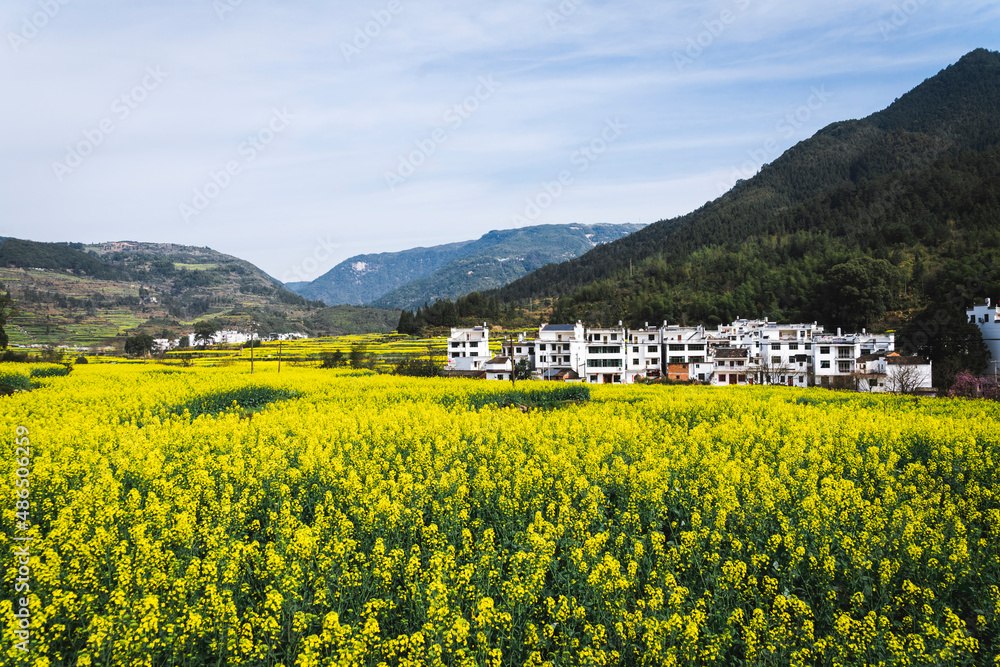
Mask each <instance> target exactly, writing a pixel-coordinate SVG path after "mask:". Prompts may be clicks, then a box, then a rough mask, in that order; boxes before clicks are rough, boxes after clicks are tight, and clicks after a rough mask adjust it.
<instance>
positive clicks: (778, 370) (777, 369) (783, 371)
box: [750, 355, 795, 384]
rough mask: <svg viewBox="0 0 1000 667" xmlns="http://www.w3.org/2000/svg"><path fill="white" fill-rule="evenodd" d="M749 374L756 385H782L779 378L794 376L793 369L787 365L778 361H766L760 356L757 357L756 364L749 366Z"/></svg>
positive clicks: (766, 359)
mask: <svg viewBox="0 0 1000 667" xmlns="http://www.w3.org/2000/svg"><path fill="white" fill-rule="evenodd" d="M779 359H780V358H779ZM750 373H751V374H752V375H753V376H754V377H755V378H756V380H757V383H758V384H784V383H783V382H781V381H780V378H781V377H783V376H788V375H794V374H795V368H794V367H793V366H790V365H789V364H784V363H781V362H780V360H779V361H778V362H777V363H776V362H775V361H774V359H768V358H767V357H766V356H764V355H761V356H760V357H758V359H757V363H755V364H753V365H751V366H750Z"/></svg>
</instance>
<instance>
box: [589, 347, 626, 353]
mask: <svg viewBox="0 0 1000 667" xmlns="http://www.w3.org/2000/svg"><path fill="white" fill-rule="evenodd" d="M621 351H622V349H621V347H619V346H617V345H609V346H605V347H597V346H591V347H588V348H587V354H621Z"/></svg>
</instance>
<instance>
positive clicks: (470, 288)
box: [286, 224, 642, 308]
mask: <svg viewBox="0 0 1000 667" xmlns="http://www.w3.org/2000/svg"><path fill="white" fill-rule="evenodd" d="M641 228H642V225H634V224H632V225H629V224H625V225H612V224H599V225H576V224H571V225H537V226H532V227H522V228H518V229H507V230H494V231H491V232H489V233H487V234H484V235H483V236H482V237H480V238H479V239H477V240H475V241H463V242H460V243H451V244H448V245H442V246H434V247H431V248H413V249H411V250H404V251H401V252H395V253H381V254H373V255H357V256H355V257H351V258H349V259H347V260H345V261H343V262H341V263H340V264H338V265H337V266H335V267H334V268H333V269H331V270H330V271H329V272H327V273H326V274H324V275H323V276H321V277H319V278H317V279H316V280H314V281H312V282H311V283H306V284H302V283H288V284H287V285H286V286H287V287H289V288H290V289H293V290H294V291H296V292H297V293H299V294H301V295H302V296H305V297H307V298H310V299H319V300H322V301H324V302H325V303H327V304H328V305H334V304H340V303H343V304H367V305H372V306H375V307H379V308H415V307H417V306H419V305H421V304H423V303H424V302H425V301H434V300H435V299H445V298H450V299H454V298H457V297H460V296H463V295H465V294H469V293H471V292H475V291H481V290H486V289H494V288H497V287H502V286H503V285H506V284H507V283H509V282H511V281H513V280H516V279H517V278H520V277H521V276H524V275H527V274H528V273H530V272H531V271H534V270H535V269H538V268H540V267H542V266H545V265H546V264H550V263H552V262H562V261H565V260H567V259H571V258H573V257H578V256H579V255H581V254H583V253H585V252H587V251H588V250H591V249H592V248H594V247H596V246H598V245H601V244H603V243H609V242H611V241H614V240H617V239H620V238H623V237H624V236H627V235H628V234H631V233H632V232H635V231H636V230H639V229H641Z"/></svg>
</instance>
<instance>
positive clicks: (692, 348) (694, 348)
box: [688, 345, 705, 352]
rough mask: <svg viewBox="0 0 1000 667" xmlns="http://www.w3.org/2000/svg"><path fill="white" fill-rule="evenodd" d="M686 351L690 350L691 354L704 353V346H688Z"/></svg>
mask: <svg viewBox="0 0 1000 667" xmlns="http://www.w3.org/2000/svg"><path fill="white" fill-rule="evenodd" d="M688 350H690V351H691V352H704V351H705V346H704V345H688Z"/></svg>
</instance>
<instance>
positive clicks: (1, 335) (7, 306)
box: [0, 292, 17, 350]
mask: <svg viewBox="0 0 1000 667" xmlns="http://www.w3.org/2000/svg"><path fill="white" fill-rule="evenodd" d="M15 315H17V311H16V310H15V309H14V299H12V298H11V296H10V292H7V294H5V295H4V296H0V350H6V349H7V343H9V342H10V338H9V337H8V336H7V331H6V330H5V327H6V326H7V320H9V319H10V318H12V317H14V316H15Z"/></svg>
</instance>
